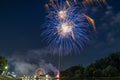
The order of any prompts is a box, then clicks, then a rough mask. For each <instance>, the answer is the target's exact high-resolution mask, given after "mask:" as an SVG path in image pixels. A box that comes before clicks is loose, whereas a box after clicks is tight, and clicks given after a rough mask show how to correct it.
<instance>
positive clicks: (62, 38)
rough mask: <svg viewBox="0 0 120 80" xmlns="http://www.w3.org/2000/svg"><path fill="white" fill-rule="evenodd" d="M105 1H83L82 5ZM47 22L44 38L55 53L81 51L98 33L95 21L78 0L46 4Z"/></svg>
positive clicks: (44, 27)
mask: <svg viewBox="0 0 120 80" xmlns="http://www.w3.org/2000/svg"><path fill="white" fill-rule="evenodd" d="M93 2H103V3H105V2H106V1H105V0H83V1H82V2H81V3H82V5H84V6H85V5H87V4H90V3H93ZM45 7H46V9H47V16H46V18H47V20H46V23H45V26H43V28H42V29H43V32H42V36H44V40H45V41H46V42H47V44H48V46H49V48H50V50H52V51H53V53H63V54H69V53H71V52H72V51H73V52H75V51H78V50H79V51H80V50H81V49H83V47H84V45H85V44H86V43H87V42H88V41H89V40H90V37H91V33H93V31H96V28H95V23H94V20H93V19H92V18H91V17H89V16H88V15H86V14H85V13H86V12H85V10H84V8H82V7H81V6H80V5H79V2H78V1H77V0H50V3H49V4H45Z"/></svg>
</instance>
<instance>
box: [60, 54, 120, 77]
mask: <svg viewBox="0 0 120 80" xmlns="http://www.w3.org/2000/svg"><path fill="white" fill-rule="evenodd" d="M61 74H62V75H64V77H118V76H120V52H118V53H113V54H111V55H110V56H108V57H106V58H103V59H100V60H97V61H96V62H95V63H93V64H90V65H89V66H87V67H86V68H84V67H83V66H81V65H80V66H74V67H71V68H69V69H67V70H65V71H62V72H61Z"/></svg>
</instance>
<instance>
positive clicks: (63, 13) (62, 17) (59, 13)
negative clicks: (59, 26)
mask: <svg viewBox="0 0 120 80" xmlns="http://www.w3.org/2000/svg"><path fill="white" fill-rule="evenodd" d="M58 17H59V18H60V19H64V18H65V17H66V11H64V10H61V11H59V12H58Z"/></svg>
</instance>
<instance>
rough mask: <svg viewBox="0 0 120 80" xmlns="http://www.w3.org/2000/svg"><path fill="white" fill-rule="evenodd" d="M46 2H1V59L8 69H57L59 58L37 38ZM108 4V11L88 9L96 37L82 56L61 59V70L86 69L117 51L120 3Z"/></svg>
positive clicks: (116, 0) (118, 0)
mask: <svg viewBox="0 0 120 80" xmlns="http://www.w3.org/2000/svg"><path fill="white" fill-rule="evenodd" d="M46 2H47V0H46V1H45V0H0V55H2V56H5V57H6V58H7V59H8V60H9V63H10V65H12V66H14V67H16V66H17V67H18V65H20V64H25V66H26V68H29V69H32V67H34V66H36V67H38V66H39V65H40V64H43V63H46V64H47V63H49V64H52V65H54V66H56V67H57V64H58V62H57V60H58V56H56V55H50V54H47V53H50V52H49V51H47V49H46V44H45V43H43V42H42V41H41V38H42V37H40V33H41V31H40V27H41V26H42V24H43V23H44V22H45V16H46V13H45V8H44V4H45V3H46ZM107 2H108V4H109V7H107V6H105V5H103V6H99V7H96V6H93V7H90V8H89V9H88V10H89V13H88V14H89V15H90V16H91V17H92V18H93V19H94V20H95V24H96V28H97V31H96V33H95V37H94V38H93V40H92V41H90V42H89V44H87V45H86V46H85V47H84V49H83V50H82V51H81V54H76V53H72V54H70V55H66V56H63V57H62V66H61V69H66V68H68V67H70V66H73V65H77V64H82V65H84V66H87V65H89V64H90V63H93V62H95V61H96V60H98V59H100V58H103V57H105V56H108V55H109V54H110V53H114V52H118V51H120V11H119V10H120V5H119V4H120V0H107ZM23 66H24V65H23ZM23 66H22V67H23ZM29 66H32V67H29ZM15 70H16V69H15Z"/></svg>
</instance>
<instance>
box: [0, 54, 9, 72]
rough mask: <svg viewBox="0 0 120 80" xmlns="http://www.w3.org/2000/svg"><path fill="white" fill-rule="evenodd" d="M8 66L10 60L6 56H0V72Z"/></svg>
mask: <svg viewBox="0 0 120 80" xmlns="http://www.w3.org/2000/svg"><path fill="white" fill-rule="evenodd" d="M7 68H8V62H7V59H6V58H5V57H2V56H0V74H1V73H2V72H3V71H5V70H6V69H7Z"/></svg>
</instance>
